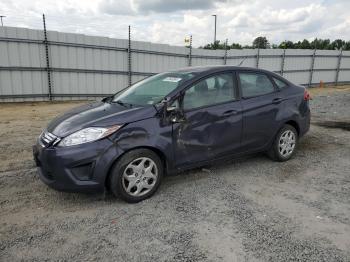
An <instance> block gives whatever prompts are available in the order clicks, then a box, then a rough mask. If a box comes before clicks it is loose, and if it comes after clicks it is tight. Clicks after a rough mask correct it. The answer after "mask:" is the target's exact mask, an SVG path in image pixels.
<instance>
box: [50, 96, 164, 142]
mask: <svg viewBox="0 0 350 262" xmlns="http://www.w3.org/2000/svg"><path fill="white" fill-rule="evenodd" d="M156 113H157V111H156V109H155V108H154V107H153V106H145V107H131V108H129V107H125V106H122V105H119V104H116V103H104V102H95V103H92V104H87V105H83V106H80V107H77V108H74V109H72V110H70V111H68V112H66V113H64V114H62V115H60V116H58V117H56V118H55V119H53V120H52V121H51V122H50V123H49V125H48V127H47V131H48V132H50V133H52V134H54V135H56V136H58V137H65V136H67V135H70V134H72V133H74V132H76V131H78V130H80V129H83V128H86V127H91V126H101V127H105V126H112V125H118V124H127V123H131V122H135V121H139V120H142V119H146V118H150V117H153V116H155V114H156Z"/></svg>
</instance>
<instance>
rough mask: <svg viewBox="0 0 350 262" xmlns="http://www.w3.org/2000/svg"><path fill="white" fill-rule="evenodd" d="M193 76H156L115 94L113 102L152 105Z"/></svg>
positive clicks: (173, 74) (189, 74)
mask: <svg viewBox="0 0 350 262" xmlns="http://www.w3.org/2000/svg"><path fill="white" fill-rule="evenodd" d="M193 76H194V74H193V73H179V72H173V73H161V74H157V75H154V76H151V77H148V78H146V79H144V80H141V81H140V82H137V83H136V84H134V85H132V86H130V87H129V88H126V89H125V90H123V91H121V92H119V93H117V94H116V95H114V97H113V102H116V103H123V104H129V105H140V106H146V105H154V104H157V103H159V102H160V101H162V100H163V99H164V97H166V96H167V95H168V94H169V93H171V92H172V91H174V90H175V89H176V88H177V87H178V86H179V85H180V84H182V83H183V82H185V81H187V80H189V79H191V78H192V77H193Z"/></svg>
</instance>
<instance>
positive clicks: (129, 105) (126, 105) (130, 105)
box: [113, 100, 133, 107]
mask: <svg viewBox="0 0 350 262" xmlns="http://www.w3.org/2000/svg"><path fill="white" fill-rule="evenodd" d="M113 103H117V104H119V105H121V106H124V107H132V106H133V104H130V103H125V102H123V101H121V100H117V101H113Z"/></svg>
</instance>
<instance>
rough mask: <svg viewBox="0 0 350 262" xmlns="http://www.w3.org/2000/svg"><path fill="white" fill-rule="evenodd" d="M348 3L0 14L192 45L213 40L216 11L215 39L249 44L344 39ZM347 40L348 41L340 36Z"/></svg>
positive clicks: (45, 8)
mask: <svg viewBox="0 0 350 262" xmlns="http://www.w3.org/2000/svg"><path fill="white" fill-rule="evenodd" d="M347 10H350V1H345V0H333V1H331V0H294V1H278V0H264V1H261V0H247V1H244V2H243V1H237V0H203V1H200V0H178V1H175V0H168V1H160V0H148V1H147V0H85V1H78V0H73V1H72V0H60V1H57V0H55V1H53V0H32V1H25V0H16V1H14V0H2V1H1V2H0V14H1V15H6V16H7V17H6V18H5V19H4V23H5V25H10V26H25V27H31V28H42V22H41V14H42V13H45V14H46V17H47V26H48V29H51V30H58V31H64V32H79V33H85V34H93V35H102V36H110V37H116V38H126V37H127V27H128V25H129V24H130V25H131V26H132V37H133V39H135V40H140V41H153V42H158V43H168V44H176V45H184V40H183V39H184V38H185V37H186V36H188V35H190V34H192V35H193V43H194V45H195V46H199V45H204V44H206V43H209V42H211V41H212V39H213V32H214V18H213V17H212V16H211V15H212V14H217V15H218V28H217V39H220V40H223V41H224V39H226V38H228V39H229V42H239V43H241V44H251V42H252V41H253V39H254V38H255V37H257V36H260V35H264V36H267V37H268V39H269V40H270V42H272V43H277V42H280V41H283V40H285V39H288V40H292V41H296V40H301V39H304V38H307V39H312V38H314V37H321V38H331V39H336V38H343V39H346V38H349V35H350V29H349V28H350V18H349V17H348V11H347ZM346 40H350V39H346Z"/></svg>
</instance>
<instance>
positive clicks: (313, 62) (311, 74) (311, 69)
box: [309, 48, 316, 87]
mask: <svg viewBox="0 0 350 262" xmlns="http://www.w3.org/2000/svg"><path fill="white" fill-rule="evenodd" d="M315 56H316V48H315V49H314V53H313V55H312V59H311V67H310V77H309V87H310V86H311V84H312V76H313V74H314V65H315Z"/></svg>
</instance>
